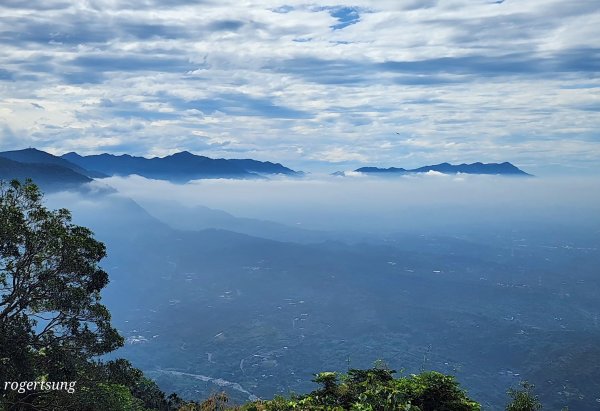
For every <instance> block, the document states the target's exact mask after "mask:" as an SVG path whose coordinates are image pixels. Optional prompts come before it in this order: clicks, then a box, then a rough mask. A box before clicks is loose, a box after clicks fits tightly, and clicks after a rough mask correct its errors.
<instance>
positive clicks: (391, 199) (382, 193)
mask: <svg viewBox="0 0 600 411" xmlns="http://www.w3.org/2000/svg"><path fill="white" fill-rule="evenodd" d="M102 183H105V184H108V185H110V186H111V187H114V188H116V189H117V190H118V191H119V192H120V193H122V194H123V195H126V196H128V197H131V198H132V199H134V200H135V201H137V202H138V203H140V204H141V205H142V206H146V207H147V208H148V209H150V210H156V211H157V212H159V213H160V214H163V215H164V214H166V213H165V212H164V211H165V210H162V212H161V209H164V207H167V208H168V207H170V206H172V205H173V203H178V204H179V205H184V206H186V207H195V206H204V207H209V208H211V209H217V210H223V211H226V212H228V213H231V214H232V215H234V216H236V217H245V218H253V219H260V220H270V221H275V222H278V223H282V224H287V225H291V226H295V227H302V228H305V229H313V230H327V231H329V230H342V231H360V232H369V233H378V234H382V233H390V232H397V231H413V232H414V231H427V232H431V231H434V232H435V231H439V232H445V231H447V230H455V229H458V228H460V229H476V228H477V227H479V228H484V227H486V226H490V225H491V226H493V225H504V226H505V225H506V224H509V225H519V224H538V225H566V226H571V227H574V226H577V227H588V228H591V227H595V228H597V227H598V226H599V223H600V181H599V180H598V179H594V178H506V177H500V176H474V175H459V176H449V175H443V174H436V173H430V174H427V175H423V176H409V177H396V178H376V177H369V176H356V177H333V176H316V177H309V178H306V179H288V178H281V179H272V180H225V179H216V180H196V181H193V182H190V183H188V184H183V185H178V184H172V183H169V182H166V181H157V180H148V179H145V178H143V177H139V176H131V177H112V178H108V179H104V180H102ZM161 204H162V207H161ZM176 220H177V216H176V215H172V216H171V221H172V222H173V221H176ZM179 223H180V224H179V226H181V225H182V223H183V222H181V221H180V222H179Z"/></svg>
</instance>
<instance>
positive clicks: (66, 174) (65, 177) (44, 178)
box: [0, 153, 92, 190]
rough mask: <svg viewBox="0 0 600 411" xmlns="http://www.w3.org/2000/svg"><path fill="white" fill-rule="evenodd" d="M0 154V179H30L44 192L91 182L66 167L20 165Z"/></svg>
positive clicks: (38, 164)
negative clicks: (44, 190)
mask: <svg viewBox="0 0 600 411" xmlns="http://www.w3.org/2000/svg"><path fill="white" fill-rule="evenodd" d="M1 154H2V153H0V179H1V180H6V181H9V180H14V179H16V180H20V181H24V180H25V179H28V178H30V179H32V180H33V181H34V182H35V183H36V184H38V185H39V186H40V187H42V188H44V189H46V190H54V189H68V188H77V187H79V186H81V185H82V184H85V183H89V182H90V181H92V179H91V178H89V177H87V176H85V175H83V174H79V173H77V172H76V171H73V170H72V169H70V168H68V167H63V166H60V165H56V164H49V163H22V162H19V161H14V160H11V159H8V158H6V157H3V156H2V155H1Z"/></svg>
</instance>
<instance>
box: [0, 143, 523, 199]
mask: <svg viewBox="0 0 600 411" xmlns="http://www.w3.org/2000/svg"><path fill="white" fill-rule="evenodd" d="M430 171H433V172H439V173H444V174H457V173H465V174H491V175H509V176H530V174H528V173H526V172H524V171H523V170H521V169H519V168H518V167H516V166H514V165H513V164H511V163H508V162H504V163H480V162H477V163H472V164H459V165H453V164H449V163H441V164H436V165H430V166H424V167H419V168H415V169H410V170H407V169H404V168H396V167H390V168H379V167H361V168H358V169H356V170H355V172H359V173H365V174H371V175H404V174H411V173H427V172H430ZM132 174H137V175H140V176H142V177H146V178H151V179H159V180H168V181H172V182H178V183H185V182H188V181H190V180H195V179H202V178H236V179H254V178H265V176H272V175H286V176H298V177H299V176H303V175H304V173H303V172H301V171H294V170H292V169H290V168H288V167H285V166H283V165H281V164H279V163H272V162H270V161H257V160H252V159H223V158H218V159H214V158H210V157H206V156H200V155H196V154H192V153H190V152H188V151H182V152H179V153H175V154H172V155H169V156H165V157H153V158H145V157H135V156H131V155H129V154H123V155H114V154H107V153H104V154H97V155H89V156H82V155H79V154H77V153H75V152H70V153H67V154H64V155H62V156H55V155H52V154H50V153H47V152H45V151H41V150H37V149H35V148H27V149H24V150H13V151H3V152H0V179H5V180H10V179H13V178H16V179H21V180H22V179H25V178H31V179H32V180H34V181H35V182H36V183H37V184H39V185H40V186H41V187H42V188H44V189H64V188H72V187H76V186H80V185H81V184H84V183H88V182H90V181H92V179H96V178H104V177H109V176H127V175H132ZM334 174H335V175H342V176H343V175H346V173H344V172H337V173H334Z"/></svg>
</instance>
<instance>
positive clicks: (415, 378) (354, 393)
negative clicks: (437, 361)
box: [242, 367, 481, 411]
mask: <svg viewBox="0 0 600 411" xmlns="http://www.w3.org/2000/svg"><path fill="white" fill-rule="evenodd" d="M394 373H395V372H394V371H392V370H389V369H387V368H382V367H375V368H372V369H369V370H350V371H349V372H348V374H338V373H334V372H323V373H320V374H317V375H316V376H315V379H314V380H313V381H315V382H317V383H319V384H321V388H319V389H317V390H315V391H313V392H312V393H310V394H308V395H304V396H297V397H295V396H293V397H292V398H290V399H286V398H283V397H278V398H275V399H273V400H271V401H258V402H254V403H251V404H247V405H245V406H244V407H242V410H246V411H274V410H278V411H285V410H329V411H338V410H339V411H343V410H354V411H394V410H398V411H400V410H401V411H479V410H480V409H481V407H480V405H479V404H478V403H477V402H475V401H473V400H471V399H469V398H468V397H467V395H466V393H465V392H464V391H463V390H462V389H460V387H459V385H458V383H457V382H456V380H455V379H454V377H451V376H448V375H443V374H440V373H438V372H433V371H431V372H424V373H421V374H418V375H410V376H408V377H401V378H394Z"/></svg>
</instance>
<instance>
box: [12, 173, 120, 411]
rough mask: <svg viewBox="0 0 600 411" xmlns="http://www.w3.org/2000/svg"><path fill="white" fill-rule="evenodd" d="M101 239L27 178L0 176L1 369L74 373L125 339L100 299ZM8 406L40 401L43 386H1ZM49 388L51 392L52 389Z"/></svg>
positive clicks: (20, 376)
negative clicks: (49, 204) (48, 202)
mask: <svg viewBox="0 0 600 411" xmlns="http://www.w3.org/2000/svg"><path fill="white" fill-rule="evenodd" d="M105 255H106V249H105V246H104V244H102V243H101V242H99V241H97V240H95V239H94V238H93V235H92V232H91V231H90V230H89V229H87V228H85V227H81V226H78V225H75V224H73V223H72V222H71V214H70V212H69V211H68V210H66V209H59V210H48V209H47V208H45V207H44V206H43V204H42V194H41V193H40V191H39V189H38V187H37V186H36V185H34V184H33V183H32V182H31V181H26V182H25V183H24V184H21V183H19V182H18V181H12V182H11V183H10V184H7V183H5V182H0V376H1V378H2V380H3V381H17V382H18V381H36V380H40V379H45V380H47V381H78V380H79V379H80V378H82V375H85V373H82V370H85V369H86V367H89V366H91V365H90V364H91V359H92V358H93V357H94V356H98V355H102V354H105V353H108V352H110V351H113V350H115V349H116V348H118V347H120V346H122V345H123V338H122V337H121V336H120V335H119V334H118V332H117V330H116V329H114V328H113V327H112V325H111V323H110V313H109V311H108V310H107V309H106V307H105V306H104V305H102V304H101V303H100V291H101V290H102V289H103V288H104V287H105V286H106V285H107V284H108V275H107V273H106V272H105V271H103V270H102V269H101V268H100V267H99V265H98V263H99V261H100V260H101V259H102V258H103V257H104V256H105ZM2 395H3V397H2V402H3V403H4V405H5V406H6V407H7V408H8V409H28V407H30V406H31V404H33V403H36V404H41V403H42V402H43V401H44V400H43V397H44V396H45V395H47V393H44V392H43V391H39V392H34V393H31V392H25V393H20V394H19V393H18V392H16V391H6V390H4V391H2ZM50 396H51V395H50Z"/></svg>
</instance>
